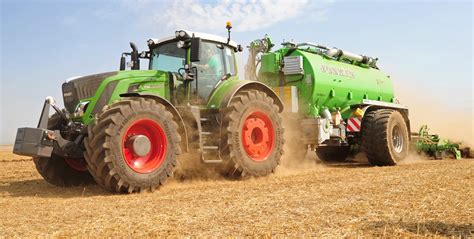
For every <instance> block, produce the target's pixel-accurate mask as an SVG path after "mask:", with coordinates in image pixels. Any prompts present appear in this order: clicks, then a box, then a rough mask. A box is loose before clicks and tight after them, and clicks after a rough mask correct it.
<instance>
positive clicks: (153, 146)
mask: <svg viewBox="0 0 474 239" xmlns="http://www.w3.org/2000/svg"><path fill="white" fill-rule="evenodd" d="M137 136H139V137H146V139H148V142H149V150H148V152H147V153H143V152H142V153H141V155H140V153H137V149H136V148H135V147H134V144H133V142H132V141H133V138H134V137H137ZM166 151H167V140H166V135H165V132H164V131H163V128H161V126H160V125H159V124H158V123H156V122H155V121H153V120H150V119H140V120H137V121H135V122H133V123H132V124H131V125H130V126H129V127H128V128H127V130H126V131H125V134H124V136H123V139H122V154H123V157H124V160H125V162H126V163H127V165H128V166H129V167H130V168H131V169H133V170H134V171H135V172H138V173H150V172H153V171H154V170H156V169H157V168H159V167H160V166H161V164H163V161H164V159H165V157H166Z"/></svg>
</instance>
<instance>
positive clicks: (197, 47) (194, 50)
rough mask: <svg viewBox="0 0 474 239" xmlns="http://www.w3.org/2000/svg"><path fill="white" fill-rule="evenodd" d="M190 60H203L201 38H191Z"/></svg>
mask: <svg viewBox="0 0 474 239" xmlns="http://www.w3.org/2000/svg"><path fill="white" fill-rule="evenodd" d="M189 58H190V60H191V62H197V61H200V60H201V38H191V54H190V56H189Z"/></svg>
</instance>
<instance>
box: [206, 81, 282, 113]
mask: <svg viewBox="0 0 474 239" xmlns="http://www.w3.org/2000/svg"><path fill="white" fill-rule="evenodd" d="M219 88H220V89H216V91H215V92H213V94H212V96H211V98H210V99H209V103H208V107H209V108H213V106H214V107H215V106H218V107H219V108H220V109H223V108H226V107H227V106H229V104H230V100H231V99H232V98H233V97H234V96H235V95H236V94H237V93H238V92H239V91H242V90H249V89H256V90H260V91H263V92H265V93H266V94H267V95H268V96H270V97H271V98H272V99H273V100H274V102H275V104H277V105H278V108H279V112H280V113H281V112H282V111H283V108H284V106H283V102H282V101H281V99H280V97H278V95H277V94H276V93H275V92H274V91H273V90H272V89H271V88H270V87H268V86H266V85H265V84H263V83H261V82H258V81H248V80H234V81H227V82H224V84H222V86H220V87H219Z"/></svg>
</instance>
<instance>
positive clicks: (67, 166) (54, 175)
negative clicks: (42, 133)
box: [33, 113, 94, 187]
mask: <svg viewBox="0 0 474 239" xmlns="http://www.w3.org/2000/svg"><path fill="white" fill-rule="evenodd" d="M63 123H64V120H63V118H61V116H60V115H59V114H57V113H55V114H53V115H52V116H51V117H50V118H49V119H48V129H49V130H58V129H59V127H60V126H61V125H62V124H63ZM33 162H34V163H35V166H36V170H37V171H38V173H39V174H40V175H41V176H42V177H43V178H44V180H46V182H48V183H50V184H52V185H55V186H60V187H73V186H79V185H86V184H91V183H93V182H94V180H93V179H92V176H91V175H90V174H89V172H88V171H87V163H86V161H85V160H84V159H65V158H62V157H61V156H58V155H55V154H54V151H53V153H52V154H51V157H49V158H48V157H33Z"/></svg>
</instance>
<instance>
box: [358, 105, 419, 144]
mask: <svg viewBox="0 0 474 239" xmlns="http://www.w3.org/2000/svg"><path fill="white" fill-rule="evenodd" d="M356 107H359V108H360V109H361V110H362V112H363V114H362V117H363V116H364V115H365V112H370V111H372V110H377V109H393V110H396V111H398V112H400V113H401V114H402V116H403V119H405V124H406V125H407V128H408V137H409V138H411V134H410V132H411V131H410V119H409V118H408V107H407V106H405V105H401V104H397V103H389V102H382V101H377V100H363V101H362V104H355V105H351V108H356Z"/></svg>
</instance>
